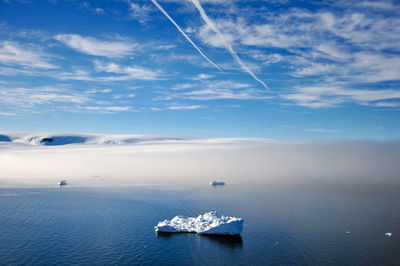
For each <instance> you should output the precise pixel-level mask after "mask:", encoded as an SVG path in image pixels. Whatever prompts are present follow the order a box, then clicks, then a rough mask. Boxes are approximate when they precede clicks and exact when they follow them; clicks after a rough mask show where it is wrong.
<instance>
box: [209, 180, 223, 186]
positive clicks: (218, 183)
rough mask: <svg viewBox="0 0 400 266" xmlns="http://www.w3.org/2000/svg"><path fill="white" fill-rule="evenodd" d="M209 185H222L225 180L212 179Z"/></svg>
mask: <svg viewBox="0 0 400 266" xmlns="http://www.w3.org/2000/svg"><path fill="white" fill-rule="evenodd" d="M210 185H211V186H223V185H225V182H224V181H212V182H211V183H210Z"/></svg>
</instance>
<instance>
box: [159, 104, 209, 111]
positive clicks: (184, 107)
mask: <svg viewBox="0 0 400 266" xmlns="http://www.w3.org/2000/svg"><path fill="white" fill-rule="evenodd" d="M203 108H206V106H204V105H183V104H172V105H170V106H168V107H167V108H166V109H167V110H195V109H203Z"/></svg>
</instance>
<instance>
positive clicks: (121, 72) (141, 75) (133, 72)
mask: <svg viewBox="0 0 400 266" xmlns="http://www.w3.org/2000/svg"><path fill="white" fill-rule="evenodd" d="M94 63H95V69H96V71H98V72H105V73H112V74H116V75H114V76H108V77H100V78H99V79H100V80H108V81H112V80H130V79H141V80H158V79H161V75H162V73H161V71H159V70H152V69H147V68H144V67H140V66H121V65H118V64H116V63H108V64H103V63H101V62H100V61H95V62H94Z"/></svg>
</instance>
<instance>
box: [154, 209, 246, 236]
mask: <svg viewBox="0 0 400 266" xmlns="http://www.w3.org/2000/svg"><path fill="white" fill-rule="evenodd" d="M243 222H244V221H243V219H242V218H236V217H229V216H219V215H218V214H217V212H215V211H212V212H207V213H205V214H203V215H199V216H197V217H186V216H175V217H174V218H173V219H172V220H164V221H162V222H159V223H158V224H157V225H156V226H155V228H154V229H155V231H156V232H166V233H198V234H218V235H239V234H240V233H241V232H242V230H243Z"/></svg>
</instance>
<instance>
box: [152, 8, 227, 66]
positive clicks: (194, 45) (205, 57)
mask: <svg viewBox="0 0 400 266" xmlns="http://www.w3.org/2000/svg"><path fill="white" fill-rule="evenodd" d="M150 1H151V2H153V4H154V5H155V6H156V7H157V8H158V9H159V10H160V11H161V12H162V13H163V14H164V15H165V16H166V17H167V18H168V19H169V21H171V22H172V24H174V26H175V27H176V28H177V29H178V30H179V32H180V33H182V35H183V36H184V37H185V38H186V40H188V41H189V42H190V43H191V44H192V45H193V47H194V48H196V50H197V51H198V52H199V53H200V55H201V56H202V57H204V59H206V60H207V61H208V62H209V63H210V64H211V65H213V66H214V67H215V68H217V69H218V70H219V71H222V69H220V68H219V67H218V66H217V65H216V64H215V63H214V62H213V61H211V60H210V59H209V58H208V57H207V56H206V55H205V54H203V52H202V51H201V50H200V48H199V47H198V46H197V45H196V44H195V43H194V42H193V41H192V40H191V39H190V38H189V36H187V35H186V33H185V32H184V31H183V30H182V29H181V27H179V25H178V24H176V22H175V21H174V20H173V19H172V18H171V17H170V15H168V13H167V11H165V10H164V8H162V6H160V5H159V4H158V3H157V1H156V0H150Z"/></svg>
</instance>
